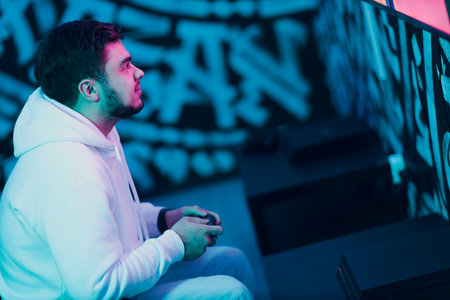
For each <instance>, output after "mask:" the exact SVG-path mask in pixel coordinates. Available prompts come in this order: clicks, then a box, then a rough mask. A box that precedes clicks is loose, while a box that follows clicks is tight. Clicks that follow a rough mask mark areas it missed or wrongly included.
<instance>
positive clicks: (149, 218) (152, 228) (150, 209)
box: [139, 202, 164, 238]
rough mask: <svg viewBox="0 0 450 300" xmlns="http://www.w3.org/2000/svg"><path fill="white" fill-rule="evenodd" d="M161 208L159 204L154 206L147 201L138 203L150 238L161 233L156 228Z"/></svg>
mask: <svg viewBox="0 0 450 300" xmlns="http://www.w3.org/2000/svg"><path fill="white" fill-rule="evenodd" d="M163 208H164V207H161V206H154V205H153V204H151V203H149V202H141V203H140V206H139V210H140V215H141V217H142V218H143V220H144V221H145V224H146V225H147V230H148V234H149V236H150V237H151V238H152V237H157V236H159V235H161V232H159V230H158V216H159V212H160V211H161V209H163Z"/></svg>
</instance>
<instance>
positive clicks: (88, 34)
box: [34, 20, 123, 108]
mask: <svg viewBox="0 0 450 300" xmlns="http://www.w3.org/2000/svg"><path fill="white" fill-rule="evenodd" d="M118 39H123V36H122V34H121V29H120V28H119V27H117V26H115V25H113V24H109V23H103V22H99V21H94V20H78V21H72V22H67V23H64V24H61V25H59V26H57V27H56V28H55V29H53V30H52V31H51V32H50V33H49V34H48V35H46V36H45V37H44V38H43V39H42V40H41V41H40V42H39V45H38V47H37V50H36V54H35V59H34V76H35V77H36V81H37V83H38V84H39V85H40V86H41V88H42V90H43V91H44V93H45V94H46V95H47V96H49V97H50V98H53V99H55V100H57V101H59V102H61V103H63V104H65V105H67V106H69V107H71V108H73V107H74V106H75V105H76V103H77V99H78V84H79V83H80V81H81V80H83V79H85V78H93V79H98V80H103V79H104V78H105V77H104V74H105V64H106V57H105V52H104V48H105V45H106V44H107V43H108V42H114V41H117V40H118Z"/></svg>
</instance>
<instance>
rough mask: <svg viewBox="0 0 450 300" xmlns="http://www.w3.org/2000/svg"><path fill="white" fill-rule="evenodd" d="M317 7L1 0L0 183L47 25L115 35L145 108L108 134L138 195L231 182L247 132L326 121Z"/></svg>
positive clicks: (305, 3)
mask: <svg viewBox="0 0 450 300" xmlns="http://www.w3.org/2000/svg"><path fill="white" fill-rule="evenodd" d="M318 4H319V1H295V0H292V1H284V2H283V4H279V3H278V4H277V3H275V2H274V1H269V0H262V1H256V0H255V1H230V2H225V1H208V0H204V1H186V2H175V1H144V0H128V1H118V0H117V1H96V0H93V1H82V0H65V1H56V0H43V1H32V0H24V1H14V2H8V3H7V1H1V2H0V10H1V12H2V19H1V22H0V64H1V68H0V81H1V82H2V87H1V88H0V104H1V107H2V109H1V111H0V152H1V153H0V170H1V175H0V176H1V178H0V186H3V184H4V181H5V178H7V176H8V174H9V172H10V171H11V169H12V166H13V165H14V163H15V159H14V157H13V156H12V152H13V151H12V142H11V140H12V129H13V126H14V121H15V118H16V117H17V115H18V113H19V110H20V109H21V107H22V105H23V103H24V102H25V101H26V99H27V97H28V95H29V94H30V93H31V92H32V91H33V89H34V88H35V83H34V77H33V75H32V74H33V65H32V57H33V54H34V49H35V47H36V43H37V41H38V40H39V39H40V38H41V37H42V36H43V35H44V34H45V33H46V32H48V31H49V30H50V29H52V28H53V27H54V26H55V25H57V24H59V23H62V22H66V21H69V20H74V19H89V18H94V19H97V20H100V21H106V22H112V23H115V24H117V25H119V26H121V27H122V28H123V31H124V33H125V36H126V37H127V38H126V39H125V40H124V44H125V45H126V47H127V49H129V50H130V52H131V53H133V61H134V62H135V63H136V65H138V66H139V67H140V68H141V69H143V70H144V72H145V77H144V78H143V79H142V80H141V86H142V90H143V98H144V101H145V102H146V105H145V108H144V110H143V111H142V112H141V113H140V114H138V115H136V117H134V118H133V119H130V120H123V121H122V122H120V123H119V124H118V126H117V127H118V130H119V132H120V134H121V137H122V141H123V145H124V150H125V152H126V155H127V158H128V164H129V166H130V169H131V170H132V172H133V175H134V178H135V182H136V184H137V186H138V188H139V190H140V192H141V194H142V195H144V196H145V195H149V194H151V193H157V192H161V191H166V190H173V188H174V187H183V186H187V185H189V184H192V183H197V182H203V181H207V180H209V179H211V178H217V177H223V176H227V174H233V173H234V172H235V171H236V169H237V168H236V164H237V161H236V155H235V150H234V149H235V147H236V146H237V145H239V144H240V143H242V141H243V140H244V139H245V137H246V134H247V132H248V130H249V129H252V128H260V127H266V126H275V125H277V124H281V123H291V122H300V123H302V122H306V121H309V120H312V119H314V118H316V117H318V116H323V115H326V114H331V113H333V109H332V108H331V105H329V104H327V103H325V100H323V99H328V90H327V88H326V86H325V84H323V83H322V84H320V82H321V78H322V77H321V73H323V71H322V69H323V66H322V65H321V62H320V60H319V59H318V57H317V51H316V49H315V46H314V44H315V43H314V42H313V40H312V39H313V36H312V34H311V28H310V24H311V23H312V19H313V18H314V16H315V14H316V12H317V7H318ZM312 82H315V84H314V85H312Z"/></svg>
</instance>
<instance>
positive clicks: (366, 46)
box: [314, 0, 450, 218]
mask: <svg viewBox="0 0 450 300" xmlns="http://www.w3.org/2000/svg"><path fill="white" fill-rule="evenodd" d="M314 32H315V36H316V39H317V42H318V44H319V56H320V57H321V59H323V61H324V64H325V65H326V73H325V78H326V79H325V80H326V82H327V84H328V87H329V89H330V91H331V101H332V103H333V105H334V107H335V108H336V110H337V112H338V113H339V114H340V115H357V116H358V117H360V118H361V119H363V120H365V121H367V122H368V123H369V124H370V125H371V126H372V127H374V128H375V129H376V130H377V132H378V133H379V135H380V137H381V139H382V141H383V143H384V147H385V148H386V150H387V151H388V152H390V153H402V154H403V156H404V158H405V161H406V171H405V172H404V173H403V179H404V185H405V188H406V189H407V193H408V198H409V208H408V210H409V215H410V217H415V216H420V215H425V214H429V213H431V212H437V213H440V214H442V215H444V216H445V217H446V218H448V212H447V199H448V196H449V186H450V168H449V148H450V132H449V126H450V123H449V122H450V109H449V101H450V93H449V92H450V89H449V88H450V78H449V76H450V73H449V71H450V69H449V67H450V64H449V59H450V43H449V39H448V36H446V35H444V34H441V33H439V32H438V31H436V30H434V29H432V28H430V27H427V26H425V25H421V24H420V23H419V22H416V21H414V20H412V19H409V18H405V17H403V16H401V15H398V14H395V13H394V12H393V11H392V10H389V9H385V8H382V7H381V6H380V5H374V4H371V3H369V2H365V1H359V0H347V1H342V0H326V1H322V4H321V8H320V9H319V13H318V16H317V18H316V19H315V20H314Z"/></svg>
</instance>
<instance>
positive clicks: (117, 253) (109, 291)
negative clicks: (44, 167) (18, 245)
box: [42, 182, 184, 299]
mask: <svg viewBox="0 0 450 300" xmlns="http://www.w3.org/2000/svg"><path fill="white" fill-rule="evenodd" d="M109 200H110V195H109V194H108V192H107V191H106V190H104V189H102V188H101V185H100V184H98V183H95V182H89V183H84V184H80V185H77V186H72V187H70V188H66V189H65V190H64V191H63V192H62V193H61V194H60V195H59V197H55V198H54V199H53V201H52V202H51V204H50V205H49V206H48V208H47V209H46V213H45V215H44V218H43V224H42V229H43V230H42V232H43V235H44V236H43V237H42V238H43V239H45V240H46V241H47V243H48V245H49V247H50V251H51V252H52V255H53V257H54V260H55V266H56V268H57V269H58V272H59V274H60V275H61V277H62V280H63V283H64V285H65V288H66V290H67V293H68V294H69V295H70V297H71V298H74V299H120V298H124V297H132V296H135V295H137V294H139V293H142V292H144V291H146V290H148V289H150V288H151V287H152V286H153V285H154V284H155V283H156V282H157V281H158V280H159V279H160V277H161V276H162V275H163V274H164V273H165V272H166V271H167V269H168V268H169V266H170V265H171V264H173V263H174V262H177V261H180V260H182V258H183V256H184V246H183V243H182V241H181V239H180V237H179V236H178V235H177V234H176V233H175V232H173V231H172V230H168V231H166V232H165V233H164V234H163V235H161V236H160V237H158V238H155V239H148V240H146V241H145V242H144V243H143V244H142V245H141V246H139V247H137V248H136V249H134V250H132V251H130V252H125V251H124V249H123V247H122V244H121V241H120V239H119V233H118V229H117V225H116V223H115V220H114V217H113V215H112V212H111V210H110V206H109ZM152 211H153V210H152Z"/></svg>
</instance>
